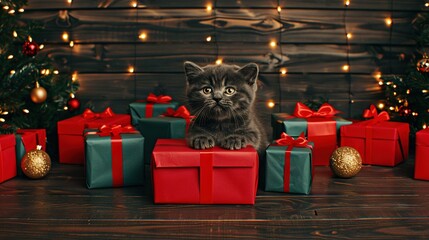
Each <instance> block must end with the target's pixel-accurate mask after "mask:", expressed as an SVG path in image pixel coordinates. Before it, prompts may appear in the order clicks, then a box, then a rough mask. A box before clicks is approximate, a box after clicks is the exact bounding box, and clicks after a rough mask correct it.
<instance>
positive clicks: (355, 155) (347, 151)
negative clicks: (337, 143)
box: [329, 147, 362, 178]
mask: <svg viewBox="0 0 429 240" xmlns="http://www.w3.org/2000/svg"><path fill="white" fill-rule="evenodd" d="M329 166H330V167H331V170H332V172H333V173H334V174H335V175H336V176H338V177H341V178H351V177H354V176H355V175H356V174H358V173H359V171H360V169H361V168H362V158H361V156H360V154H359V152H358V151H357V150H356V149H354V148H352V147H339V148H337V149H336V150H335V151H334V152H333V153H332V155H331V159H330V162H329Z"/></svg>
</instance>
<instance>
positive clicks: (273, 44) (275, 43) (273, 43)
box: [270, 40, 277, 48]
mask: <svg viewBox="0 0 429 240" xmlns="http://www.w3.org/2000/svg"><path fill="white" fill-rule="evenodd" d="M276 46H277V42H276V41H274V40H271V42H270V47H272V48H275V47H276Z"/></svg>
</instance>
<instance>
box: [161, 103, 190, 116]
mask: <svg viewBox="0 0 429 240" xmlns="http://www.w3.org/2000/svg"><path fill="white" fill-rule="evenodd" d="M162 116H165V117H176V118H184V119H191V118H193V117H194V116H191V113H190V112H189V110H188V109H187V108H186V107H185V106H183V105H182V106H180V107H179V108H178V109H177V110H174V109H172V108H167V112H165V113H164V114H162Z"/></svg>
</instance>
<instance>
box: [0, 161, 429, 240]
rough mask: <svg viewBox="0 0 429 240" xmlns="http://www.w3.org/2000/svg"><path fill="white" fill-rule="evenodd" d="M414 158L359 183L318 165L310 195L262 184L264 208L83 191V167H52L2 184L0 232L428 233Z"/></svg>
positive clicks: (427, 205) (145, 193)
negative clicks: (34, 176)
mask: <svg viewBox="0 0 429 240" xmlns="http://www.w3.org/2000/svg"><path fill="white" fill-rule="evenodd" d="M413 167H414V161H413V158H412V157H411V158H410V159H409V160H408V161H406V162H405V163H403V164H400V165H398V166H397V167H394V168H391V167H377V166H364V167H363V169H362V170H361V172H360V173H359V174H358V175H357V176H356V177H354V178H351V179H339V178H335V177H333V176H332V173H331V171H330V169H329V167H316V169H315V177H314V180H313V186H312V191H311V194H310V195H296V194H285V193H271V192H265V191H263V190H261V189H260V190H259V191H258V194H257V199H256V204H255V205H254V206H249V205H173V204H166V205H163V204H158V205H155V204H153V199H152V189H151V183H150V178H149V176H148V175H147V183H146V184H145V185H144V186H138V187H125V188H106V189H92V190H89V189H87V188H86V187H85V183H84V182H85V180H84V176H83V166H77V165H64V164H63V165H61V164H58V163H54V165H53V168H52V171H51V173H50V174H49V175H48V176H47V177H46V178H45V179H43V180H29V179H25V178H14V179H12V180H9V181H7V182H4V183H2V184H1V185H0V208H1V209H2V214H1V215H0V224H1V226H2V231H0V238H4V237H6V236H14V237H15V238H19V239H22V238H25V239H52V238H54V239H56V238H61V239H80V238H85V239H88V238H89V239H106V238H107V239H111V238H114V239H135V238H137V239H141V238H151V239H166V238H169V239H171V238H175V239H176V238H178V239H201V238H205V239H206V238H221V237H223V238H245V239H261V238H263V239H268V238H281V239H308V238H357V237H362V238H365V239H380V238H383V239H385V238H388V239H404V238H405V239H407V238H412V239H425V238H427V236H428V235H429V232H428V230H427V229H428V227H429V223H428V222H429V221H428V220H429V210H428V209H429V202H428V201H426V200H425V199H426V198H427V197H428V196H429V190H428V188H427V185H428V182H426V181H418V180H413V179H412V175H413Z"/></svg>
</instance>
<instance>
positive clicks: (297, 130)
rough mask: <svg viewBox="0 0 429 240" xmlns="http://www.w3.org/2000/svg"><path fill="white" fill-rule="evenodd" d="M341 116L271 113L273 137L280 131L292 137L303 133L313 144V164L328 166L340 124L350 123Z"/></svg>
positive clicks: (338, 134)
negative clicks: (306, 116) (303, 115)
mask: <svg viewBox="0 0 429 240" xmlns="http://www.w3.org/2000/svg"><path fill="white" fill-rule="evenodd" d="M350 124H352V122H351V121H348V120H346V119H344V118H341V117H335V116H334V117H311V118H300V117H295V116H292V115H289V114H287V113H273V114H271V126H272V128H273V138H274V139H276V138H279V137H280V135H281V133H282V132H285V133H287V134H288V135H290V136H292V137H297V136H299V135H300V134H301V133H304V134H305V136H306V137H307V138H308V140H309V141H312V142H313V143H314V145H315V148H314V151H313V164H314V165H315V166H328V165H329V158H330V156H331V154H332V152H333V151H335V149H336V148H337V147H338V143H339V140H340V139H339V138H340V128H341V126H345V125H350Z"/></svg>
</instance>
